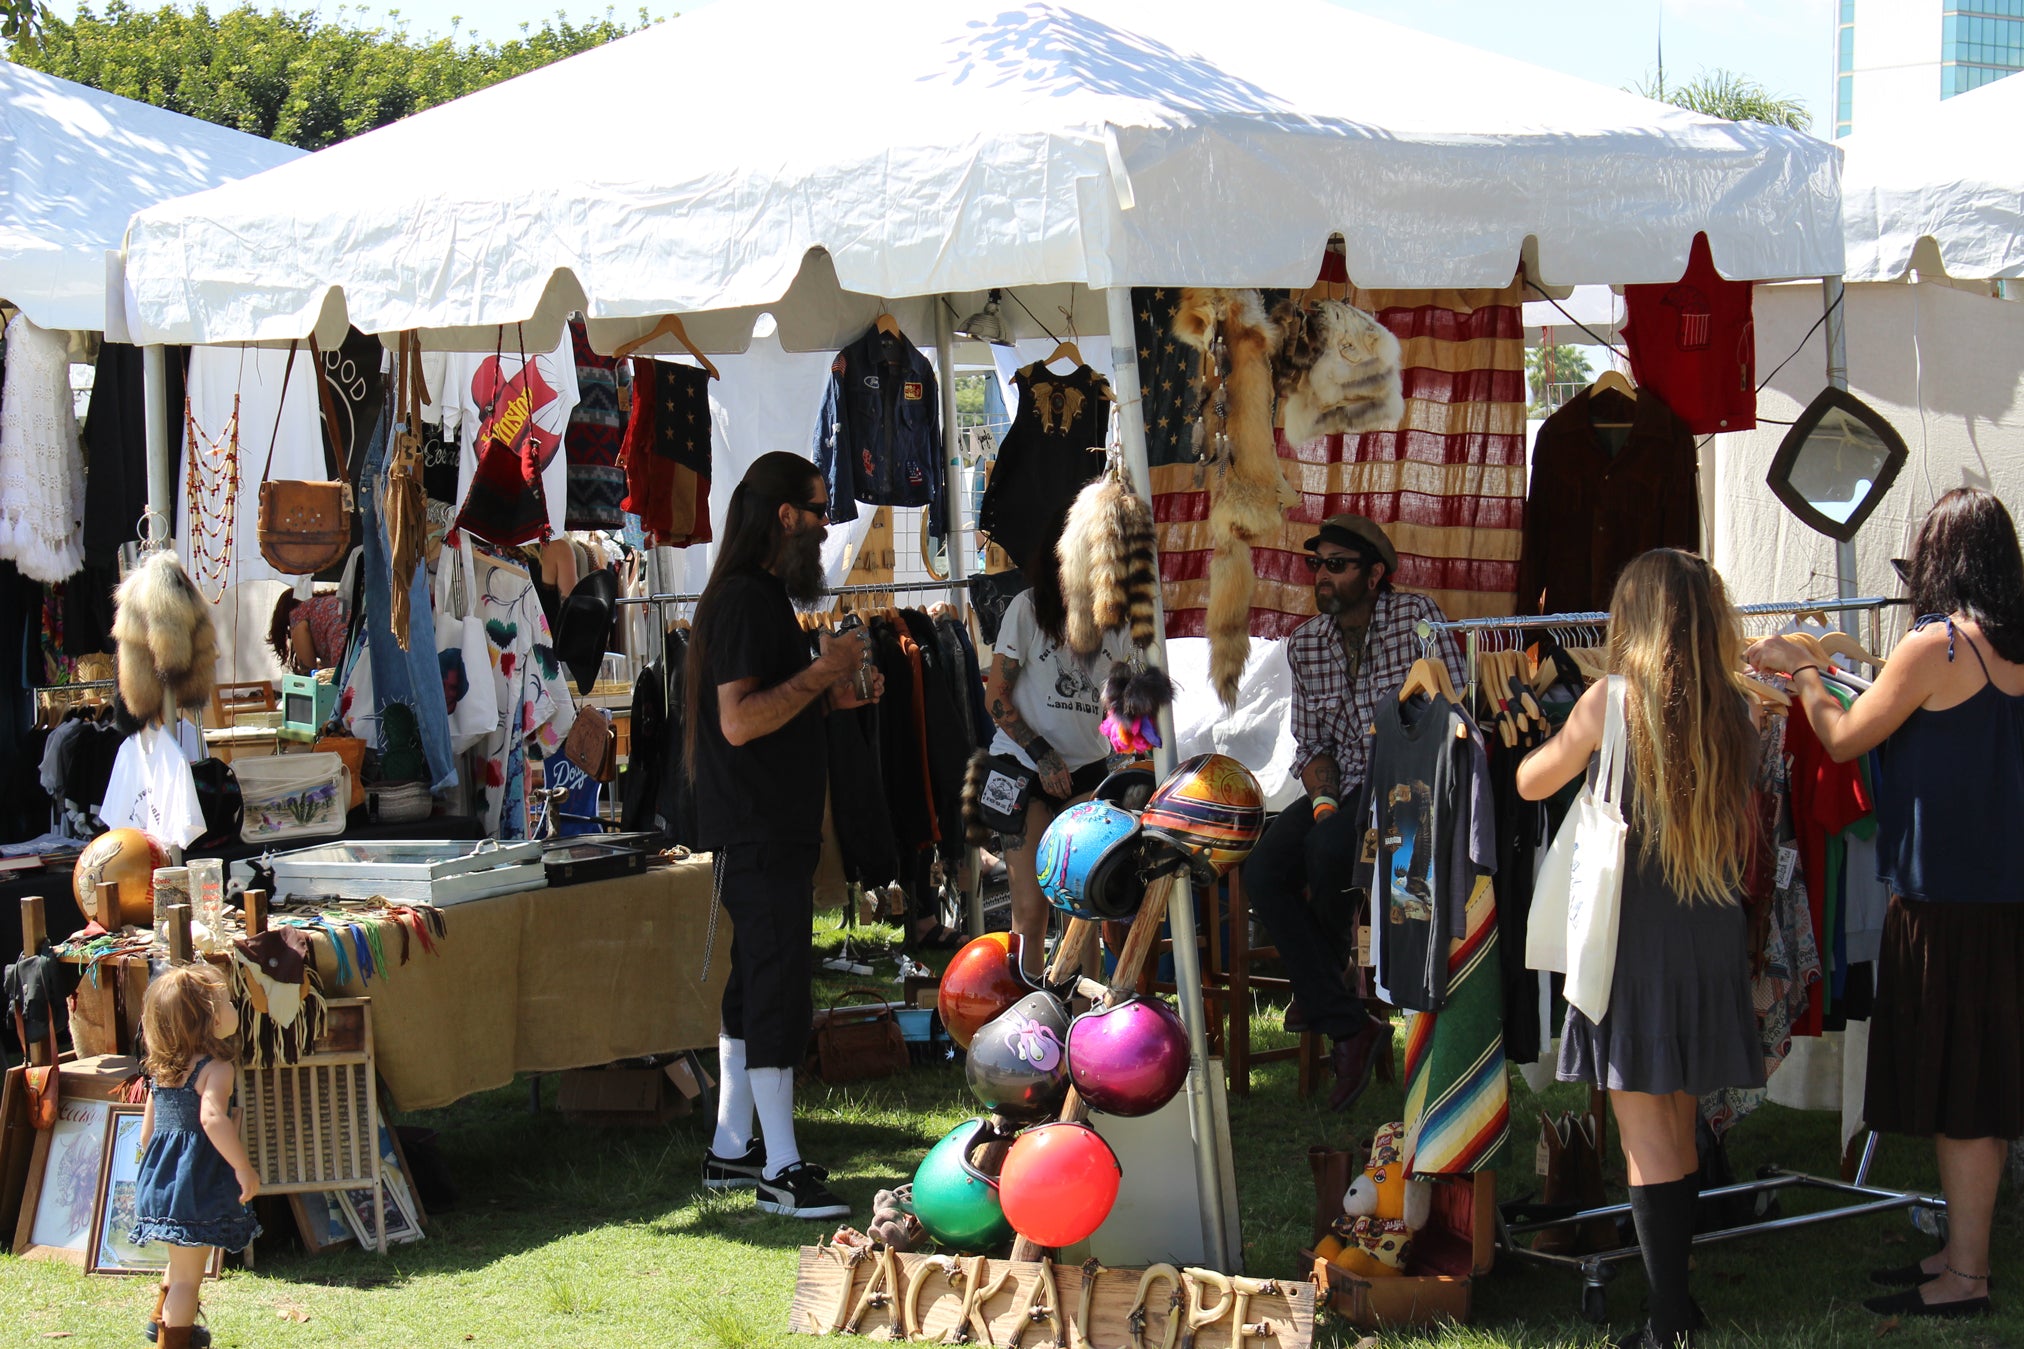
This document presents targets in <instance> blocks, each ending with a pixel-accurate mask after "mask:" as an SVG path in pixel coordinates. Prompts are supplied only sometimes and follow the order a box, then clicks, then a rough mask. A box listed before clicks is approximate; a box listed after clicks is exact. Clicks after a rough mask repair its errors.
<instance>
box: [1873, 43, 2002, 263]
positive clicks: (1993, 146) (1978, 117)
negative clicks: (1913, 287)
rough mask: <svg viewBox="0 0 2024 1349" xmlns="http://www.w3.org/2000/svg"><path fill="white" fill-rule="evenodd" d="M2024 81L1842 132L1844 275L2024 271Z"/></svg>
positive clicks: (1986, 88) (1991, 87)
mask: <svg viewBox="0 0 2024 1349" xmlns="http://www.w3.org/2000/svg"><path fill="white" fill-rule="evenodd" d="M2020 124H2024V80H2014V79H2004V80H1997V81H1996V82H1995V83H1994V84H1986V85H1983V86H1982V87H1981V88H1980V89H1976V90H1973V91H1972V92H1969V93H1965V94H1961V95H1959V96H1958V97H1955V98H1950V99H1948V100H1946V101H1945V102H1943V103H1940V104H1937V105H1935V106H1934V107H1933V108H1931V109H1929V110H1927V111H1926V112H1925V113H1924V115H1922V116H1919V117H1915V118H1908V119H1906V120H1903V121H1899V122H1893V123H1889V124H1886V125H1879V126H1878V127H1877V128H1876V129H1875V130H1872V131H1862V132H1859V133H1857V134H1856V135H1853V136H1850V137H1849V138H1848V139H1846V140H1845V141H1843V142H1842V143H1841V144H1842V148H1843V150H1844V152H1845V153H1846V155H1847V159H1846V161H1845V165H1844V168H1843V170H1842V176H1841V186H1842V201H1843V203H1844V204H1843V216H1844V226H1845V229H1846V233H1847V239H1848V265H1847V267H1846V269H1845V270H1844V272H1843V280H1845V281H1847V282H1849V283H1850V284H1853V283H1855V282H1858V281H1899V280H1903V279H1904V278H1905V277H1906V276H1908V275H1909V274H1910V273H1911V272H1912V271H1913V270H1914V269H1916V270H1917V271H1919V272H1920V273H1922V274H1924V275H1927V276H1940V275H1944V276H1948V277H1952V278H1953V279H1955V280H1957V281H1987V280H1995V279H2002V278H2014V277H2024V143H2020V142H2019V141H2018V139H2017V127H2018V126H2019V125H2020Z"/></svg>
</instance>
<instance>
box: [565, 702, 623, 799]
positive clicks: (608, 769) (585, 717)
mask: <svg viewBox="0 0 2024 1349" xmlns="http://www.w3.org/2000/svg"><path fill="white" fill-rule="evenodd" d="M562 757H563V758H565V759H567V760H569V761H570V762H571V763H573V764H575V765H576V766H577V767H578V768H581V769H582V770H583V771H584V773H585V775H586V776H588V777H589V778H590V780H591V781H592V782H610V781H611V780H612V779H613V778H615V777H617V776H618V730H617V728H615V727H614V726H613V725H612V724H611V717H610V716H609V715H608V714H607V713H606V712H605V710H604V709H603V708H601V707H592V706H591V705H590V704H588V703H586V704H584V705H583V706H582V707H580V708H578V709H577V712H576V720H575V721H573V722H571V723H570V724H569V734H568V735H567V736H564V737H563V740H562Z"/></svg>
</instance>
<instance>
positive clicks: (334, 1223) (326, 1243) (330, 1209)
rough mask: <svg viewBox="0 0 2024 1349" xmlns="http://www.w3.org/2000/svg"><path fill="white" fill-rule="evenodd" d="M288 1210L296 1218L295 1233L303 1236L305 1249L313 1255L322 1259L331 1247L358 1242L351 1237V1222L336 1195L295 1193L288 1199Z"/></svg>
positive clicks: (318, 1191) (329, 1191) (332, 1192)
mask: <svg viewBox="0 0 2024 1349" xmlns="http://www.w3.org/2000/svg"><path fill="white" fill-rule="evenodd" d="M288 1207H289V1210H290V1211H291V1212H293V1213H294V1214H295V1230H296V1231H297V1232H299V1233H300V1234H301V1236H302V1248H303V1249H304V1250H305V1251H308V1252H309V1253H310V1254H311V1255H322V1254H323V1253H324V1252H325V1251H328V1250H330V1249H331V1248H332V1247H336V1246H346V1245H350V1244H351V1243H352V1242H353V1241H355V1240H357V1238H356V1237H355V1236H353V1235H352V1230H351V1220H350V1219H349V1218H348V1217H347V1216H346V1214H345V1211H344V1205H343V1204H341V1203H339V1202H338V1198H337V1194H336V1193H335V1192H334V1191H331V1190H297V1191H292V1192H291V1193H290V1194H289V1196H288Z"/></svg>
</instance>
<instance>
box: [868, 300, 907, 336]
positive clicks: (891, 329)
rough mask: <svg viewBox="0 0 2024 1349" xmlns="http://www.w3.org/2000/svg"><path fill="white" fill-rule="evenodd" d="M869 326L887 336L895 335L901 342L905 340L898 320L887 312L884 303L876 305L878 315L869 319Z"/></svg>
mask: <svg viewBox="0 0 2024 1349" xmlns="http://www.w3.org/2000/svg"><path fill="white" fill-rule="evenodd" d="M871 326H872V327H874V328H876V329H878V330H879V331H880V332H882V333H884V334H885V335H886V336H887V337H897V338H899V339H900V340H901V341H903V342H904V341H905V340H906V334H905V333H903V332H901V331H900V321H899V320H898V319H896V318H894V317H893V316H892V315H891V314H889V313H887V312H886V307H885V306H884V305H880V306H879V307H878V317H877V318H875V319H873V320H872V321H871Z"/></svg>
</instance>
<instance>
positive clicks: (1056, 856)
mask: <svg viewBox="0 0 2024 1349" xmlns="http://www.w3.org/2000/svg"><path fill="white" fill-rule="evenodd" d="M1034 869H1035V870H1036V871H1037V872H1038V873H1039V878H1040V893H1042V894H1044V895H1046V896H1047V899H1048V902H1049V903H1051V904H1053V905H1054V907H1055V908H1057V909H1060V910H1061V911H1062V912H1063V913H1066V914H1068V915H1069V916H1070V917H1072V918H1091V919H1117V918H1129V917H1131V915H1132V914H1134V913H1136V912H1138V906H1139V901H1140V900H1142V899H1144V898H1145V891H1146V885H1145V878H1144V877H1143V876H1142V875H1140V874H1139V873H1140V864H1139V825H1138V816H1136V815H1134V814H1133V813H1132V812H1130V811H1128V810H1120V809H1119V808H1118V807H1116V806H1114V805H1112V804H1110V803H1109V802H1108V801H1084V802H1083V803H1082V804H1081V805H1079V806H1070V807H1069V808H1068V809H1067V810H1064V811H1062V812H1061V813H1060V814H1059V815H1057V816H1055V817H1054V822H1053V823H1052V824H1050V825H1048V826H1047V832H1046V833H1044V834H1042V835H1041V836H1040V849H1039V852H1038V853H1037V854H1036V855H1035V857H1034Z"/></svg>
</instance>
